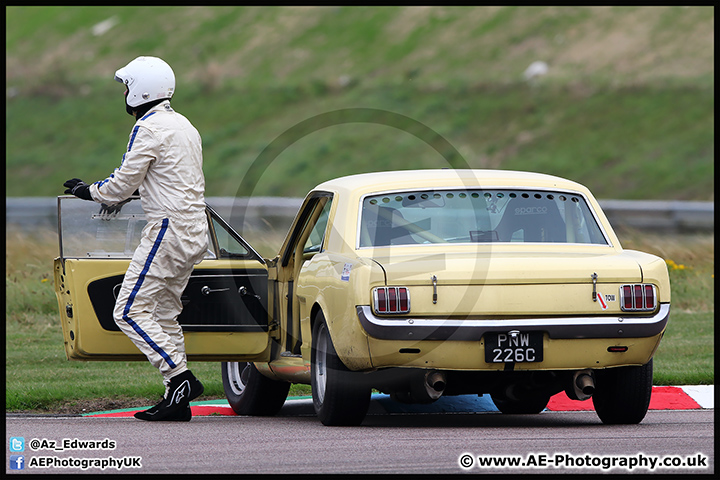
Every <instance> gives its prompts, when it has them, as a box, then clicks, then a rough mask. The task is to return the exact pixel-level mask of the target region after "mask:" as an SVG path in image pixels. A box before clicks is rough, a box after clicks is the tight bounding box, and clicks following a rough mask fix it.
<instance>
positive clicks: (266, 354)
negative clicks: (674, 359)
mask: <svg viewBox="0 0 720 480" xmlns="http://www.w3.org/2000/svg"><path fill="white" fill-rule="evenodd" d="M61 200H63V201H71V200H72V199H68V198H64V199H62V198H61ZM135 203H139V202H135ZM61 214H62V209H61ZM137 215H138V217H139V216H140V213H137ZM406 217H408V218H410V220H408V219H407V218H406ZM208 218H209V222H210V224H211V225H213V228H212V229H211V236H212V238H211V240H212V242H211V244H212V245H213V249H211V250H212V251H211V252H209V254H208V256H207V258H206V260H204V261H203V262H202V263H200V264H199V265H197V266H196V269H195V273H194V274H193V276H192V277H191V283H190V285H189V286H188V289H187V290H186V296H187V299H188V304H187V305H186V307H185V309H186V310H188V311H190V310H192V313H191V314H188V315H189V316H192V317H193V318H194V320H185V319H183V317H182V316H181V324H182V325H183V328H184V330H185V332H186V333H185V336H186V343H187V352H188V356H189V359H190V360H202V361H223V362H226V363H224V364H223V368H224V369H227V371H225V370H224V379H225V380H226V381H227V383H228V384H229V385H230V387H232V384H233V382H234V384H236V385H237V384H238V382H239V385H240V387H238V388H230V387H228V385H226V391H228V392H229V393H228V397H229V398H231V397H232V396H233V395H235V397H237V399H240V398H241V395H243V394H247V395H250V393H249V392H248V390H247V388H244V384H243V381H242V380H238V379H239V378H240V371H239V370H237V368H238V367H237V366H238V365H240V366H241V367H240V368H248V365H250V364H252V365H253V370H252V374H253V375H257V374H258V372H259V374H261V375H262V377H263V378H264V379H267V380H269V381H270V382H271V383H272V382H273V381H274V382H284V383H307V384H312V385H313V388H314V389H315V388H316V387H317V388H318V389H319V393H318V395H315V393H314V395H315V396H316V397H318V398H316V399H315V400H316V409H318V411H319V415H320V416H321V419H323V421H324V422H325V423H328V424H335V423H338V422H339V423H342V422H343V421H342V420H340V421H339V420H338V418H341V417H342V418H345V417H347V415H340V416H336V417H333V418H331V417H328V414H327V413H325V414H321V411H322V408H323V398H322V397H324V393H325V388H326V387H328V388H330V387H331V386H330V385H329V384H328V385H324V384H322V382H326V381H329V380H330V379H331V377H328V376H327V375H326V373H327V372H325V371H324V370H322V369H321V370H318V371H315V370H314V364H315V363H317V364H321V367H322V368H325V365H326V364H327V365H331V364H332V362H333V361H334V358H335V357H337V359H339V361H340V363H339V364H338V365H339V368H341V369H343V371H345V370H346V372H345V373H343V374H342V375H344V376H345V377H346V376H347V375H349V374H350V373H354V374H357V375H361V377H357V376H356V377H353V378H355V379H354V380H352V382H355V383H357V382H359V383H363V384H364V385H365V387H372V388H377V389H379V390H381V391H387V392H389V393H391V394H393V395H394V397H395V398H397V399H399V400H404V401H433V400H434V399H436V398H437V397H438V396H439V395H442V394H465V393H477V394H482V393H483V392H492V393H493V399H495V398H498V400H497V402H496V403H498V404H503V406H504V407H505V409H503V408H501V410H507V411H509V412H511V413H512V412H514V411H520V412H522V411H524V410H526V409H527V408H524V407H527V402H528V400H527V399H528V398H530V399H532V398H534V397H536V396H537V395H534V394H527V395H523V394H520V393H517V392H520V391H525V392H526V393H527V392H538V391H542V394H541V395H539V396H540V397H542V398H545V397H547V396H548V395H549V394H550V393H549V392H551V391H552V392H553V393H555V392H557V391H559V390H562V389H565V390H566V391H568V393H569V395H571V396H575V397H577V398H578V399H579V400H584V399H587V398H589V397H590V396H592V392H593V391H594V389H595V387H596V386H597V387H598V388H599V387H600V385H596V382H597V380H598V378H596V377H597V376H598V375H597V374H598V373H599V372H601V371H603V370H605V369H613V368H616V367H637V368H643V366H647V365H650V366H651V359H652V356H653V354H654V352H655V350H656V349H657V347H658V345H659V342H660V339H661V338H662V335H663V333H664V331H665V326H666V324H667V321H668V318H669V308H670V284H669V279H668V272H667V266H666V264H665V262H664V261H663V260H662V259H661V258H658V257H656V256H653V255H650V254H646V253H642V252H637V251H631V250H624V249H623V248H622V247H621V245H620V242H619V241H618V238H617V236H616V235H615V233H614V232H613V229H612V227H611V225H610V223H609V222H608V220H607V218H606V217H605V215H604V214H603V212H602V209H601V208H600V206H599V204H598V202H597V201H596V200H595V198H594V197H593V196H592V194H591V193H590V191H589V190H588V189H587V188H585V187H584V186H582V185H580V184H578V183H576V182H572V181H570V180H566V179H562V178H559V177H555V176H549V175H543V174H536V173H528V172H513V171H499V170H450V169H442V170H417V171H398V172H378V173H370V174H361V175H354V176H349V177H343V178H338V179H335V180H331V181H328V182H325V183H322V184H321V185H318V186H317V187H316V188H315V189H313V191H311V192H310V193H309V194H308V196H307V197H306V198H305V200H304V202H303V204H302V206H301V208H300V210H299V212H298V214H297V216H296V218H295V220H294V222H293V224H292V227H291V228H290V231H289V232H288V235H287V237H286V239H285V242H284V243H283V245H282V247H281V250H280V252H279V254H278V256H277V257H275V258H273V259H267V260H264V259H262V258H260V257H259V255H257V254H255V252H254V251H253V250H252V247H251V246H249V245H247V243H246V242H244V240H242V239H241V238H240V237H239V235H237V234H236V233H235V232H233V231H232V229H231V228H230V227H229V226H228V225H227V224H225V223H224V222H223V221H222V219H220V218H219V217H218V216H217V214H215V213H214V212H212V210H211V209H209V213H208ZM98 222H100V220H98ZM130 222H132V220H131V221H130ZM523 222H525V223H523ZM543 222H545V223H543ZM101 226H102V225H101ZM61 232H64V230H63V229H62V228H61ZM129 237H130V234H129V233H128V234H127V238H126V244H130V243H132V242H131V241H130V240H128V239H129ZM96 238H97V235H96ZM219 239H222V240H219ZM222 242H230V244H233V245H234V244H235V243H237V244H238V245H240V246H235V247H227V248H223V247H222V246H221V245H220V243H222ZM80 244H81V245H83V243H82V242H81V243H80ZM233 248H235V249H236V250H237V251H238V252H239V253H237V252H236V253H235V254H232V255H229V254H228V250H230V251H232V249H233ZM128 251H130V250H128V248H127V245H126V252H125V253H126V254H127V252H128ZM111 256H112V255H111ZM126 266H127V259H122V258H105V256H102V255H100V256H99V257H98V256H95V257H93V256H92V255H85V256H83V255H82V248H80V253H79V254H76V255H75V256H71V255H61V257H60V258H58V259H57V260H56V266H55V277H56V278H55V280H56V286H57V288H56V291H57V295H58V301H59V305H60V313H61V320H62V323H63V332H64V337H65V345H66V352H67V355H68V358H71V359H85V360H93V359H97V360H115V359H117V360H126V359H143V358H144V357H142V355H141V354H140V352H139V351H137V349H136V348H135V347H134V346H133V345H132V344H131V343H130V342H129V340H127V339H126V338H124V336H123V334H122V333H121V332H120V331H119V330H117V331H112V328H111V327H112V326H111V325H110V321H109V320H108V319H107V309H110V311H111V309H112V297H110V296H108V295H107V294H105V296H104V297H103V300H102V301H100V300H98V299H95V300H94V303H93V299H91V298H90V297H91V295H90V293H88V292H89V291H90V290H89V288H90V286H91V285H93V284H95V285H97V282H99V281H105V282H106V283H107V286H106V287H105V289H106V290H108V291H111V290H112V287H114V285H116V284H117V283H118V281H117V280H118V278H121V275H122V274H123V272H124V269H125V268H126ZM214 273H215V274H218V275H214ZM108 278H113V279H114V280H107V279H108ZM221 278H222V280H221ZM208 281H215V282H220V284H222V282H226V283H227V282H230V283H231V284H232V285H231V287H232V288H229V289H228V291H227V292H225V293H224V294H223V297H222V298H219V297H218V294H217V293H215V291H217V290H220V289H219V288H216V286H215V284H209V283H208ZM113 282H114V283H113ZM110 284H112V285H110ZM203 287H205V292H207V291H210V292H211V293H210V294H207V293H202V291H203ZM243 288H245V290H246V291H245V292H244V293H243V294H241V292H240V291H241V290H242V289H243ZM248 289H250V290H252V291H251V292H250V294H248ZM96 290H97V288H96ZM198 292H201V293H198ZM198 299H199V301H205V302H206V303H207V302H209V304H208V305H204V304H198ZM210 299H214V300H212V301H210ZM393 299H394V300H393ZM393 301H394V303H392V302H393ZM103 302H104V304H103ZM99 303H100V304H103V305H104V306H103V305H99ZM381 303H382V305H380V304H381ZM218 304H225V307H218ZM228 305H231V306H228ZM232 305H235V306H234V307H233V306H232ZM238 306H239V307H238ZM102 308H105V309H106V312H105V314H104V315H105V317H106V318H105V319H104V321H103V322H100V321H99V319H98V317H99V314H98V310H99V309H102ZM218 308H220V309H221V310H222V311H223V312H225V313H224V315H225V317H227V319H226V320H225V321H224V323H222V322H221V323H222V324H221V325H218V324H217V323H218V322H217V321H215V323H213V321H211V320H210V317H212V316H213V315H215V314H214V313H212V312H217V309H218ZM223 308H224V310H223ZM212 309H215V310H212ZM203 312H206V314H204V313H203ZM183 315H186V312H183ZM192 322H195V323H194V324H193V323H192ZM318 322H320V323H321V324H322V325H317V323H318ZM186 325H187V326H188V327H186ZM318 331H319V332H321V333H322V334H323V335H324V337H323V339H322V341H320V340H318V339H317V338H315V339H314V338H313V335H314V334H317V332H318ZM328 344H331V347H330V348H326V347H327V345H328ZM323 348H326V350H323V353H322V354H321V355H320V356H317V355H316V353H317V351H320V350H322V349H323ZM326 355H328V356H327V357H326ZM238 362H241V363H238ZM243 362H249V363H247V364H246V363H243ZM243 366H244V367H243ZM233 369H235V370H233ZM616 371H617V372H621V371H625V370H616ZM627 371H630V370H627ZM633 371H634V370H633ZM314 372H315V373H314ZM246 373H247V372H246ZM332 375H334V374H332ZM538 375H539V376H540V377H541V378H543V379H545V380H544V381H539V382H536V381H535V379H536V377H537V376H538ZM643 375H644V374H643ZM313 377H314V380H313ZM599 377H600V378H602V374H600V375H599ZM343 378H344V377H343ZM348 378H349V377H348ZM358 378H359V380H357V379H358ZM418 378H421V379H422V380H417V379H418ZM650 378H652V375H651V373H650ZM233 379H234V380H233ZM263 381H264V380H263ZM333 381H334V380H333ZM613 381H615V380H613ZM318 382H321V384H320V385H319V386H318V385H316V384H317V383H318ZM418 382H421V385H420V386H418ZM433 382H434V383H433ZM533 382H535V383H538V384H542V385H545V387H542V388H540V387H538V388H535V387H532V388H531V387H529V386H528V385H533ZM543 382H544V383H543ZM605 382H606V384H607V383H609V382H610V380H607V381H605ZM273 384H274V383H273ZM433 385H434V386H435V387H437V390H433ZM586 387H587V388H586ZM608 388H609V387H608ZM228 389H230V391H229V390H228ZM358 391H359V392H360V394H361V395H362V396H364V395H366V393H367V391H368V390H367V389H366V388H364V389H359V390H358ZM583 391H584V392H585V393H582V392H583ZM233 392H234V394H233ZM329 392H334V390H332V389H331V390H329ZM329 395H330V394H329ZM332 395H335V393H332ZM648 395H649V394H648ZM261 397H262V395H261ZM328 398H330V397H328ZM332 398H335V397H332ZM332 398H331V399H332ZM326 400H327V398H326ZM345 400H346V399H343V398H340V400H338V401H339V402H340V403H343V402H345V403H348V402H346V401H345ZM648 400H649V396H648ZM332 401H335V400H332ZM638 401H639V402H640V403H644V399H641V400H638ZM349 403H350V404H352V402H349ZM540 403H542V401H540ZM508 405H510V406H508ZM518 406H519V407H523V408H519V410H518V408H515V407H518ZM348 408H355V407H348ZM357 408H360V409H362V408H366V407H363V405H362V402H361V404H360V406H359V407H357ZM608 408H609V407H608ZM613 408H614V407H613ZM645 408H646V407H645ZM326 409H327V408H326ZM534 409H535V407H534V406H533V407H532V408H529V410H534ZM250 410H252V408H251V409H250ZM606 410H607V408H606ZM640 410H642V407H640ZM250 413H252V412H250ZM363 415H364V413H363ZM643 415H644V412H643ZM361 417H362V416H361ZM326 420H327V422H326ZM638 421H639V420H638ZM349 423H358V421H357V418H355V419H354V420H351V421H350V422H349Z"/></svg>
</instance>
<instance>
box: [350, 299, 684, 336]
mask: <svg viewBox="0 0 720 480" xmlns="http://www.w3.org/2000/svg"><path fill="white" fill-rule="evenodd" d="M355 308H356V310H357V314H358V318H359V320H360V323H361V325H362V326H363V328H364V329H365V331H366V332H367V333H368V335H370V336H372V337H375V338H379V339H384V340H413V341H419V340H464V341H468V340H469V341H479V340H481V339H482V337H483V335H484V334H485V333H487V332H501V333H504V332H508V331H510V330H519V331H521V332H529V331H538V330H541V331H544V332H547V333H548V336H549V337H550V338H557V339H561V338H565V339H567V338H640V337H652V336H654V335H657V334H659V333H660V332H662V331H663V329H664V328H665V325H666V324H667V321H668V318H669V317H670V304H669V303H661V304H660V308H659V309H658V311H657V313H655V314H654V315H651V316H644V317H635V316H632V317H619V316H600V315H598V316H584V317H550V318H540V317H538V318H522V319H508V320H494V319H493V320H480V319H471V320H451V319H444V320H443V319H437V318H433V319H428V318H410V317H402V318H397V317H395V318H389V317H388V318H385V317H378V316H376V315H374V314H373V313H372V310H371V308H370V306H369V305H358V306H356V307H355Z"/></svg>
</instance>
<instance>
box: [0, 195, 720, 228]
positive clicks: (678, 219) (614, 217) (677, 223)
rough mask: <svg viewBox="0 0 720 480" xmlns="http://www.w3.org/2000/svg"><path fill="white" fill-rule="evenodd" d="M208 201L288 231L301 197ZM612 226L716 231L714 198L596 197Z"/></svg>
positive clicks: (19, 209)
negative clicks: (694, 200)
mask: <svg viewBox="0 0 720 480" xmlns="http://www.w3.org/2000/svg"><path fill="white" fill-rule="evenodd" d="M206 200H207V203H208V204H210V205H211V206H212V207H213V208H214V209H215V210H217V211H218V213H220V215H222V216H223V217H224V218H225V219H226V220H228V222H229V223H230V224H231V225H233V226H234V227H236V228H239V227H242V228H251V229H258V230H268V229H272V230H278V231H281V232H283V233H284V232H285V231H287V228H288V227H289V225H290V224H291V223H292V220H293V218H294V217H295V214H296V213H297V210H298V208H299V207H300V204H301V203H302V199H301V198H282V197H252V198H238V199H235V198H234V197H207V199H206ZM599 202H600V206H601V207H602V209H603V211H604V212H605V215H607V217H608V219H609V220H610V223H611V224H612V225H613V227H614V228H618V229H619V228H626V227H629V228H633V229H636V230H641V231H652V232H665V233H710V232H713V231H714V230H715V203H714V202H682V201H656V200H599ZM5 215H6V216H5V223H6V226H7V225H11V224H12V225H14V226H18V227H20V228H23V229H33V228H51V229H56V228H57V199H56V198H55V197H6V199H5Z"/></svg>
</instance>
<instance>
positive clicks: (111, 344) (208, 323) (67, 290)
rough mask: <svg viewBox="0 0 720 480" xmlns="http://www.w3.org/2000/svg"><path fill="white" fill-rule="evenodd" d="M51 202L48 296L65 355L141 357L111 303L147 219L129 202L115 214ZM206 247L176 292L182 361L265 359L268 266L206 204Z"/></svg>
mask: <svg viewBox="0 0 720 480" xmlns="http://www.w3.org/2000/svg"><path fill="white" fill-rule="evenodd" d="M99 210H100V205H99V204H97V203H93V202H88V201H84V200H80V199H78V198H75V197H73V196H60V197H58V236H59V240H60V256H59V257H58V258H56V259H55V269H54V275H55V293H56V295H57V299H58V305H59V307H60V317H61V321H62V329H63V336H64V341H65V352H66V354H67V357H68V359H77V360H146V358H145V355H143V354H142V353H141V352H140V350H138V349H137V347H135V345H134V344H133V343H132V342H131V341H130V339H129V338H128V337H127V336H126V335H125V334H124V333H123V332H122V331H121V330H120V329H119V328H118V326H117V325H116V324H115V321H114V320H113V309H114V307H115V298H116V297H117V293H118V292H119V290H120V285H121V284H122V280H123V276H124V275H125V271H126V270H127V267H128V265H129V263H130V259H131V258H132V255H133V252H134V251H135V248H136V247H137V245H138V244H139V243H140V234H141V232H142V228H143V227H144V226H145V224H146V223H147V222H146V219H145V214H144V213H143V210H142V207H141V204H140V200H139V198H138V197H133V199H131V201H130V202H128V203H127V204H125V205H124V206H123V207H122V210H121V211H120V212H119V213H118V214H117V215H114V216H108V215H100V213H99ZM207 219H208V224H209V227H210V228H209V235H210V247H209V249H208V252H207V253H206V255H205V258H204V259H203V261H202V262H201V263H199V264H198V265H195V268H194V270H193V273H192V275H191V276H190V281H189V283H188V286H187V288H186V289H185V291H184V293H183V295H182V303H183V312H182V313H181V314H180V316H179V317H178V321H179V323H180V325H181V326H182V328H183V332H184V335H185V348H186V353H187V356H188V359H189V360H194V361H198V360H200V361H203V360H205V361H258V362H262V361H268V360H269V358H270V333H271V332H270V328H269V325H270V323H269V319H270V315H269V313H268V305H272V302H270V301H269V299H268V269H267V266H266V264H265V261H264V260H263V258H262V257H261V256H260V255H259V254H258V253H257V252H256V251H255V250H253V249H252V247H250V245H249V244H248V243H247V242H245V240H244V239H243V238H242V237H240V236H239V235H238V234H237V233H236V232H235V231H234V230H233V229H232V228H231V227H230V226H229V225H228V224H227V223H226V222H225V221H224V220H223V219H222V218H220V217H219V216H218V215H217V213H216V212H215V211H214V210H212V208H210V207H209V206H208V207H207Z"/></svg>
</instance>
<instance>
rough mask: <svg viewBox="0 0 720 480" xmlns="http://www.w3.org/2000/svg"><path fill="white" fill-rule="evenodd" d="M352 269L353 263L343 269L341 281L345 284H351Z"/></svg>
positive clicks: (347, 264)
mask: <svg viewBox="0 0 720 480" xmlns="http://www.w3.org/2000/svg"><path fill="white" fill-rule="evenodd" d="M351 268H352V263H346V264H345V266H344V267H343V271H342V275H340V280H342V281H343V282H349V281H350V269H351Z"/></svg>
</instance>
